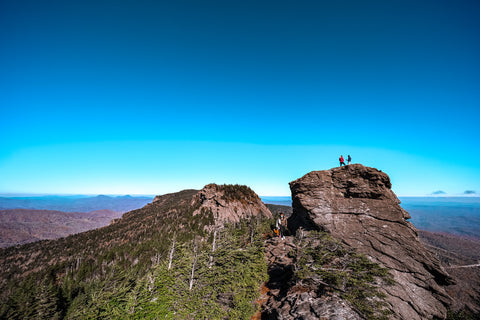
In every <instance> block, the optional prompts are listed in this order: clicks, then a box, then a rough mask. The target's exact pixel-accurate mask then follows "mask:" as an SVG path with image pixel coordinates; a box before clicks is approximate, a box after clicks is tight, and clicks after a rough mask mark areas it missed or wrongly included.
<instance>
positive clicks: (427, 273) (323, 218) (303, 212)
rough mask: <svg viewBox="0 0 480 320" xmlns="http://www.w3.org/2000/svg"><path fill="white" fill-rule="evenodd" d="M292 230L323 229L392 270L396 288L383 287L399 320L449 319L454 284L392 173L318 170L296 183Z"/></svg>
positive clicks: (355, 167) (355, 168)
mask: <svg viewBox="0 0 480 320" xmlns="http://www.w3.org/2000/svg"><path fill="white" fill-rule="evenodd" d="M290 188H291V191H292V200H293V214H292V216H291V218H290V220H289V226H290V228H291V230H292V231H293V232H295V231H297V230H298V229H305V230H321V231H326V232H328V233H330V234H331V236H333V237H334V238H335V239H338V240H340V241H341V242H342V243H344V244H345V245H346V246H347V247H350V248H353V249H356V250H357V251H358V252H360V253H362V254H365V255H367V256H368V257H369V259H370V260H371V261H373V262H375V263H378V264H380V265H381V266H383V267H386V268H388V269H390V270H391V274H392V275H393V277H394V280H395V284H394V285H390V286H385V287H383V288H381V290H383V292H384V293H385V294H386V296H387V298H386V301H387V303H388V308H389V309H390V310H391V311H393V314H394V315H393V316H392V318H394V319H411V320H414V319H418V320H421V319H431V318H433V317H438V318H441V319H443V318H445V317H446V312H447V306H448V305H449V304H450V303H451V298H450V297H449V296H448V294H447V293H446V291H445V289H444V288H443V286H445V285H447V284H450V283H451V282H452V280H451V277H450V276H449V275H448V274H447V273H446V272H445V271H444V270H443V268H442V267H441V265H440V262H439V261H438V259H436V258H435V257H434V256H433V255H432V254H431V253H429V252H428V251H427V250H426V249H425V248H424V247H423V246H422V244H421V243H420V241H419V238H418V234H417V231H416V229H415V227H414V226H413V225H412V224H411V223H410V222H408V221H407V219H408V218H410V216H409V214H408V213H407V212H406V211H405V210H403V209H402V208H401V207H400V205H399V204H400V201H399V200H398V198H397V197H396V195H395V194H394V193H393V192H392V190H391V189H390V188H391V183H390V179H389V177H388V175H386V174H385V173H383V172H381V171H378V170H377V169H374V168H368V167H364V166H362V165H360V164H354V165H349V166H345V167H338V168H333V169H331V170H325V171H313V172H310V173H308V174H306V175H305V176H303V177H302V178H300V179H297V180H295V181H292V182H291V183H290Z"/></svg>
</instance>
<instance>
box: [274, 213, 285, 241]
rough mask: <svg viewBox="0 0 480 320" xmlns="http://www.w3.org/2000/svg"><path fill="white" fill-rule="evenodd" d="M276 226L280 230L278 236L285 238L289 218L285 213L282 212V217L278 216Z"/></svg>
mask: <svg viewBox="0 0 480 320" xmlns="http://www.w3.org/2000/svg"><path fill="white" fill-rule="evenodd" d="M275 227H276V228H277V230H278V232H279V234H278V236H279V237H280V238H282V240H285V230H286V229H287V218H286V217H285V215H284V214H283V213H281V214H280V217H278V219H277V223H276V224H275Z"/></svg>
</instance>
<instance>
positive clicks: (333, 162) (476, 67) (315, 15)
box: [0, 0, 480, 195]
mask: <svg viewBox="0 0 480 320" xmlns="http://www.w3.org/2000/svg"><path fill="white" fill-rule="evenodd" d="M0 41H1V42H0V46H1V47H0V70H1V72H0V193H81V194H99V193H103V194H163V193H167V192H175V191H178V190H181V189H185V188H201V187H203V186H204V185H205V184H208V183H211V182H216V183H239V184H246V185H249V186H250V187H252V188H253V189H254V190H255V191H256V192H257V193H258V194H260V195H289V194H290V192H289V188H288V182H289V181H291V180H294V179H296V178H299V177H301V176H302V175H303V174H305V173H307V172H309V171H311V170H323V169H329V168H332V167H335V166H337V165H338V161H337V159H338V157H339V155H340V154H343V155H344V156H346V155H347V154H351V155H352V157H353V160H354V162H360V163H362V164H365V165H368V166H372V167H376V168H378V169H381V170H382V171H384V172H386V173H388V174H389V175H390V177H391V179H392V183H393V190H394V191H395V192H396V193H397V194H398V195H425V194H430V193H432V192H434V191H436V190H443V191H445V192H447V193H450V194H460V193H463V192H464V191H465V190H475V191H477V192H478V193H480V148H479V146H480V139H479V138H480V129H479V128H480V126H479V120H480V108H479V107H480V103H479V102H480V59H479V57H480V2H479V1H442V0H432V1H422V0H420V1H409V0H406V1H405V0H402V1H384V0H382V1H357V0H355V1H348V0H344V1H319V0H315V1H313V0H312V1H302V0H299V1H278V0H277V1H258V0H256V1H248V0H241V1H237V0H232V1H224V0H221V1H220V0H219V1H186V0H185V1H182V0H180V1H153V0H152V1H145V0H143V1H118V0H117V1H104V0H95V1H89V0H82V1H76V0H72V1H63V0H62V1H59V0H58V1H57V0H53V1H48V0H46V1H37V0H20V1H1V2H0Z"/></svg>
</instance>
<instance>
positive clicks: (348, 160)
mask: <svg viewBox="0 0 480 320" xmlns="http://www.w3.org/2000/svg"><path fill="white" fill-rule="evenodd" d="M350 163H352V157H350V155H348V158H347V164H350Z"/></svg>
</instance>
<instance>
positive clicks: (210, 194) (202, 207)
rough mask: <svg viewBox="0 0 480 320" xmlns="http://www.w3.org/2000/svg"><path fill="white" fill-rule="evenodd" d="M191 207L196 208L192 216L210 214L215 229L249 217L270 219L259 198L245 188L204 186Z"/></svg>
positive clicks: (270, 215) (269, 214)
mask: <svg viewBox="0 0 480 320" xmlns="http://www.w3.org/2000/svg"><path fill="white" fill-rule="evenodd" d="M192 207H198V209H196V210H195V211H194V212H193V215H194V216H196V215H205V214H206V212H208V213H211V214H212V215H213V219H214V225H215V227H219V226H224V224H225V223H229V222H233V223H236V222H240V220H242V219H248V218H251V217H261V216H263V217H266V218H271V217H272V213H271V212H270V210H269V209H268V208H267V207H266V206H265V204H264V203H263V202H262V200H260V197H259V196H258V195H257V194H256V193H255V192H253V191H252V189H250V188H248V187H246V186H238V185H217V184H209V185H206V186H205V187H204V188H203V189H202V190H200V191H199V192H198V193H197V194H196V195H195V196H194V197H193V200H192Z"/></svg>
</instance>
